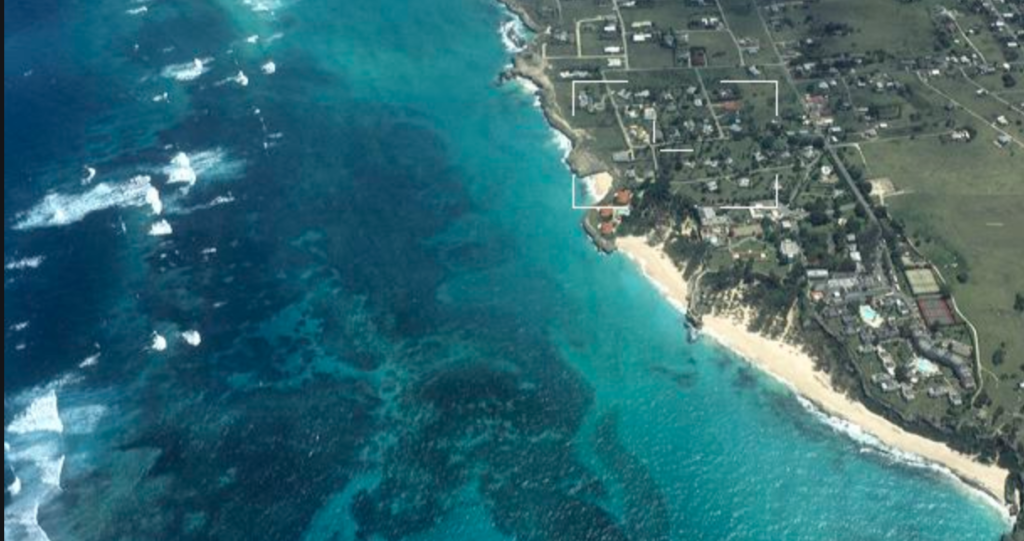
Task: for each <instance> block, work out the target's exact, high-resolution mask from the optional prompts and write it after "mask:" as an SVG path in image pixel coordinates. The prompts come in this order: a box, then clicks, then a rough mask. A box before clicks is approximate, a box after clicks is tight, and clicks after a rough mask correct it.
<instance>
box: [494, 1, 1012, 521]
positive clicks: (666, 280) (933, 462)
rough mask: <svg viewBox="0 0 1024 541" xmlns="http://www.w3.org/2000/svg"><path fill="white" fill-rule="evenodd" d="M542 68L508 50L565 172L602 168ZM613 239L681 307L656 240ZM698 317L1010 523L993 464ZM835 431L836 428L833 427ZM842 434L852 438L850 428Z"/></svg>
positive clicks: (887, 447) (788, 352)
mask: <svg viewBox="0 0 1024 541" xmlns="http://www.w3.org/2000/svg"><path fill="white" fill-rule="evenodd" d="M497 1H498V3H499V4H501V5H503V6H505V7H506V8H507V9H508V10H509V11H510V12H511V14H512V15H514V16H517V17H519V18H520V20H521V21H522V22H523V24H524V25H526V26H527V27H528V28H530V30H531V31H533V32H536V33H541V32H543V31H544V29H543V28H541V27H540V26H539V25H537V23H536V22H535V21H533V20H532V19H531V18H530V16H529V14H528V13H527V12H526V10H525V9H523V8H522V6H520V5H518V2H516V0H497ZM545 69H546V66H545V62H544V60H543V59H542V58H541V59H538V58H537V56H536V53H535V50H534V49H533V48H532V44H531V46H528V47H527V49H526V50H525V51H523V52H520V53H515V57H514V65H513V67H512V69H511V73H512V74H513V75H514V76H516V77H521V78H523V79H525V80H527V81H529V82H530V83H532V84H533V85H535V86H536V94H537V96H538V98H539V100H540V105H541V107H540V108H541V111H542V112H543V114H544V116H545V118H546V119H547V121H548V124H549V126H550V127H551V129H552V130H553V131H555V132H556V133H559V134H561V135H563V136H565V137H566V138H568V139H569V141H570V143H571V145H572V150H571V151H570V152H569V154H568V156H567V157H566V158H565V163H566V165H567V167H568V168H569V169H570V172H571V173H573V174H575V175H576V176H578V177H580V178H585V177H587V176H590V175H594V174H596V173H603V172H605V171H608V168H606V167H603V164H601V163H600V161H599V160H598V159H597V158H596V157H594V156H590V155H589V154H588V153H586V152H585V151H583V150H582V148H581V145H580V143H581V141H582V139H583V138H584V135H583V134H581V133H580V132H578V131H576V130H575V129H573V128H572V126H571V125H570V124H569V122H568V121H567V120H566V119H565V118H564V116H562V114H561V113H560V111H558V110H557V105H554V107H553V106H552V104H557V102H556V101H555V90H554V85H553V84H552V82H551V80H550V79H549V78H548V76H547V74H546V73H545ZM616 244H617V247H618V250H619V251H621V252H622V254H623V255H624V256H626V257H627V258H629V259H630V260H631V261H633V263H634V264H636V265H637V267H638V268H639V269H640V270H641V272H642V273H643V274H644V275H645V276H646V277H647V279H648V280H649V281H650V282H651V283H652V285H654V287H655V288H656V289H658V290H659V291H660V292H661V294H662V296H663V297H664V298H665V300H666V301H668V302H669V303H670V304H671V305H672V306H673V307H674V308H675V309H677V310H679V311H680V312H683V313H685V312H686V306H687V304H688V301H689V287H688V286H689V285H688V284H687V283H686V281H685V280H684V279H683V277H682V273H681V271H680V270H679V269H678V268H677V267H676V266H675V264H674V263H673V262H672V261H671V259H670V258H669V257H668V256H667V255H666V254H665V253H664V252H663V250H662V249H661V248H660V247H653V246H650V245H649V244H648V243H647V241H646V239H644V238H639V237H620V238H618V239H617V241H616ZM703 323H704V328H703V331H704V332H705V333H706V334H707V335H708V336H709V337H710V338H712V339H713V340H714V341H716V342H717V343H719V344H720V345H721V346H723V347H724V348H726V349H728V350H730V351H732V352H734V353H735V354H737V355H738V356H740V357H742V358H743V359H744V360H745V361H747V362H748V363H750V364H752V365H753V366H755V367H756V368H758V369H759V370H761V371H762V372H764V373H765V374H767V375H769V376H770V377H772V378H773V379H775V380H777V381H779V382H781V383H782V384H784V385H786V386H787V387H788V388H789V389H791V390H792V392H793V393H794V394H795V395H796V396H797V397H798V398H801V399H803V400H806V401H807V402H809V403H810V404H812V405H813V407H814V408H816V409H818V410H820V412H821V413H822V414H823V415H826V416H833V417H834V418H836V419H839V420H840V421H841V422H844V423H849V424H850V425H852V426H853V427H855V430H858V431H862V432H863V433H865V434H867V435H869V436H871V437H872V438H874V439H876V440H877V441H878V442H879V444H880V445H879V446H876V447H878V448H879V450H880V451H882V452H885V453H886V454H889V455H893V458H894V459H895V460H901V459H902V458H903V457H900V456H899V455H900V454H907V455H909V456H911V457H913V459H911V460H903V462H904V463H906V464H907V465H908V466H911V467H926V468H932V469H937V470H938V471H941V472H943V473H946V474H948V475H950V477H952V478H953V479H956V480H957V481H958V482H959V483H960V486H961V487H962V488H964V489H965V490H967V491H969V492H971V494H972V495H973V496H976V497H978V498H979V499H980V500H981V501H983V502H984V503H986V504H987V505H989V506H990V507H992V508H993V509H994V510H996V511H997V512H998V514H999V515H1000V517H1001V518H1002V519H1003V520H1004V522H1005V523H1006V524H1007V526H1012V524H1013V520H1012V518H1011V516H1010V514H1009V511H1008V508H1007V506H1006V505H1005V503H1004V498H1003V495H1004V492H1005V483H1006V480H1007V478H1008V477H1009V475H1010V472H1009V471H1007V470H1005V469H1003V468H1000V467H998V466H995V465H987V464H982V463H981V462H979V461H978V460H976V459H975V458H974V457H970V456H967V455H964V454H962V453H959V452H957V451H954V450H953V449H951V448H949V447H948V446H946V445H945V444H943V443H941V442H939V441H936V440H932V439H928V438H926V437H924V436H920V435H917V434H913V433H910V432H907V431H905V430H904V429H902V428H900V427H899V426H897V425H896V424H894V423H892V422H890V421H889V420H888V419H886V418H884V417H882V416H880V415H878V414H876V413H874V412H872V411H870V410H869V409H868V408H867V406H865V405H864V404H863V403H861V402H859V401H857V400H855V399H853V398H850V397H848V396H847V395H846V394H845V393H843V392H841V391H839V390H837V389H835V388H834V387H833V386H832V384H831V381H830V379H829V377H828V375H827V374H825V373H823V372H821V371H819V370H818V368H817V365H816V363H815V362H814V360H813V359H812V358H811V357H810V355H808V354H807V353H805V352H803V351H801V350H799V349H797V348H796V347H794V346H792V345H790V344H788V343H785V342H783V341H778V340H773V339H770V338H768V337H765V336H762V335H760V334H757V333H753V332H751V331H749V330H748V329H747V326H746V325H745V324H744V323H743V322H741V321H736V320H733V319H731V318H727V317H718V316H705V317H704V318H703ZM834 428H835V427H834ZM836 430H837V431H839V429H838V428H836ZM846 436H847V437H851V438H853V437H854V436H853V434H851V433H847V434H846Z"/></svg>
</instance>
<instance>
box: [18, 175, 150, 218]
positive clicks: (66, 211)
mask: <svg viewBox="0 0 1024 541" xmlns="http://www.w3.org/2000/svg"><path fill="white" fill-rule="evenodd" d="M151 180H152V179H150V177H148V176H138V177H135V178H133V179H131V180H129V181H128V182H125V183H122V184H103V183H101V184H97V185H96V186H95V187H94V188H93V189H92V190H89V191H88V192H85V193H81V194H62V193H56V194H50V195H47V196H46V197H45V198H43V200H42V201H40V202H39V203H38V204H37V205H36V206H35V207H33V208H31V209H29V210H28V211H26V212H24V213H22V214H21V215H19V219H18V221H17V222H16V223H15V224H14V229H15V230H18V231H27V230H31V229H43V228H50V227H63V226H66V225H71V224H75V223H78V222H81V221H82V220H84V219H85V218H86V217H87V216H89V215H90V214H92V213H94V212H99V211H102V210H107V209H112V208H130V207H144V206H147V205H150V206H152V207H153V209H154V211H156V210H157V207H156V205H155V204H154V203H155V201H154V200H153V194H152V193H151V190H152V189H153V186H152V184H151ZM160 208H161V210H162V205H161V207H160Z"/></svg>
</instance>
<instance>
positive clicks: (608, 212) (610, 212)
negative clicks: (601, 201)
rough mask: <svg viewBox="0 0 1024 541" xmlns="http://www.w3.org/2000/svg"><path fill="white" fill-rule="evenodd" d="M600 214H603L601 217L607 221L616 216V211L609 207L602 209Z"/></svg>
mask: <svg viewBox="0 0 1024 541" xmlns="http://www.w3.org/2000/svg"><path fill="white" fill-rule="evenodd" d="M600 214H601V219H602V220H604V221H606V222H607V221H609V220H611V219H612V218H614V217H615V211H614V210H612V209H609V208H604V209H601V212H600Z"/></svg>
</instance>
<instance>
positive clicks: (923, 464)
mask: <svg viewBox="0 0 1024 541" xmlns="http://www.w3.org/2000/svg"><path fill="white" fill-rule="evenodd" d="M796 399H797V401H798V402H799V403H800V405H801V406H803V408H804V409H805V410H807V412H808V413H810V414H811V415H812V416H813V417H814V418H816V419H817V420H818V421H820V422H821V423H823V424H824V425H825V426H828V427H829V428H831V429H832V431H834V432H835V433H837V434H839V435H842V436H846V437H847V438H850V439H851V440H853V441H854V442H856V443H858V444H860V445H862V446H863V447H862V448H861V452H862V453H874V454H877V455H878V456H881V457H883V458H885V459H887V460H890V461H892V462H893V463H895V464H900V465H903V466H908V467H911V468H918V469H924V470H929V471H932V472H935V473H938V474H940V475H943V476H945V477H948V478H950V479H953V480H955V481H958V482H957V486H964V487H969V485H966V484H964V483H961V482H960V481H961V479H960V477H958V476H957V475H956V474H955V473H953V471H952V470H950V469H949V468H946V467H945V466H941V465H939V464H936V463H934V462H930V461H928V460H926V459H924V458H923V457H920V456H917V455H915V454H912V453H908V452H906V451H901V450H899V449H896V448H894V447H890V446H889V445H886V444H885V443H884V442H882V441H881V440H879V439H878V438H876V437H875V436H873V435H871V434H869V433H867V432H865V431H864V429H863V428H861V427H860V426H858V425H856V424H854V423H851V422H849V421H847V420H845V419H840V418H838V417H835V416H832V415H829V414H827V413H825V412H823V411H821V410H820V409H819V408H818V407H817V406H816V405H814V403H813V402H811V401H810V400H807V399H806V398H804V397H802V396H800V395H796ZM969 491H970V492H971V494H972V495H974V496H976V497H978V498H979V499H981V500H982V501H984V502H985V503H987V504H989V505H990V506H992V507H993V508H995V509H996V510H997V511H999V513H1000V514H1001V515H1003V517H1004V518H1007V515H1006V507H1005V506H1004V505H1002V504H1001V503H1000V502H998V501H995V500H994V499H992V497H991V496H989V495H988V494H985V493H984V492H981V491H979V490H975V489H973V488H969Z"/></svg>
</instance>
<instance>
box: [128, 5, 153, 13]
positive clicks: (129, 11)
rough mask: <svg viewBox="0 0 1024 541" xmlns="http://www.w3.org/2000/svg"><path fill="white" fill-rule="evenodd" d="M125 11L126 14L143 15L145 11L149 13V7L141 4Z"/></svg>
mask: <svg viewBox="0 0 1024 541" xmlns="http://www.w3.org/2000/svg"><path fill="white" fill-rule="evenodd" d="M125 13H127V14H128V15H145V14H146V13H149V8H148V7H146V6H141V7H137V8H132V9H129V10H128V11H125Z"/></svg>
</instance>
